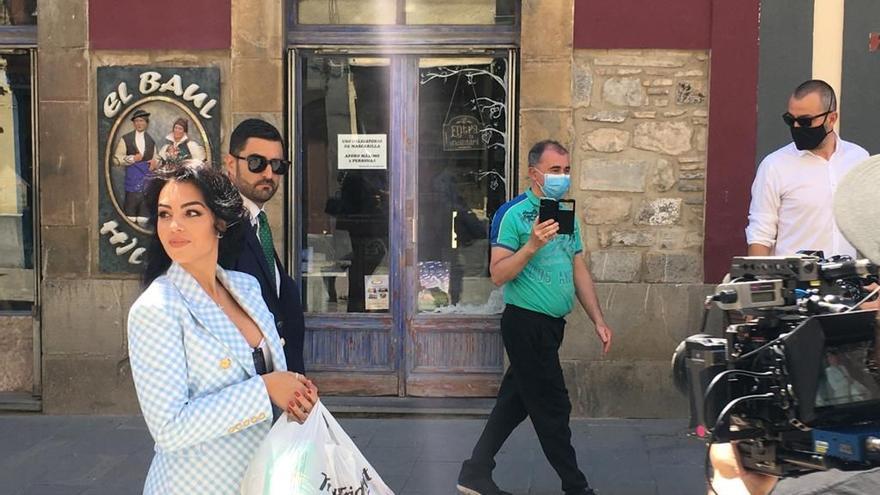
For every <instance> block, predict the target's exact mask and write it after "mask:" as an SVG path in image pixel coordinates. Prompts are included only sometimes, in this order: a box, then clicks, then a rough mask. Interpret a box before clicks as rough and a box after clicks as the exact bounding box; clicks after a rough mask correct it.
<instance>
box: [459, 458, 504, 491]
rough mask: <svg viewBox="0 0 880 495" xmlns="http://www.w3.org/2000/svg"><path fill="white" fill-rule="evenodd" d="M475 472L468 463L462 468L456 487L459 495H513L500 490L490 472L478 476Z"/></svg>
mask: <svg viewBox="0 0 880 495" xmlns="http://www.w3.org/2000/svg"><path fill="white" fill-rule="evenodd" d="M473 471H474V470H473V469H470V468H469V466H468V465H467V462H465V464H464V465H463V466H462V467H461V472H459V474H458V484H457V485H455V487H456V488H457V489H458V491H459V493H462V494H463V495H513V494H512V493H510V492H505V491H504V490H502V489H500V488H498V485H496V484H495V482H494V481H492V475H491V474H490V472H487V473H485V474H483V475H478V474H476V473H474V472H473Z"/></svg>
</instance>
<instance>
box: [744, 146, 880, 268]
mask: <svg viewBox="0 0 880 495" xmlns="http://www.w3.org/2000/svg"><path fill="white" fill-rule="evenodd" d="M836 139H837V147H836V149H835V150H834V153H833V154H832V155H831V158H830V159H829V160H825V159H824V158H822V157H820V156H818V155H815V154H813V153H811V152H810V151H800V150H798V149H797V148H796V147H795V145H794V143H790V144H789V145H788V146H785V147H783V148H780V149H778V150H776V151H775V152H773V153H771V154H769V155H767V157H766V158H764V160H763V161H762V162H761V165H759V166H758V173H757V175H756V176H755V182H754V183H753V184H752V203H751V206H749V226H748V227H746V239H747V240H748V243H749V244H761V245H764V246H768V247H770V248H771V251H770V252H771V254H773V255H775V256H785V255H789V254H794V253H796V252H798V251H803V250H822V251H823V252H824V254H825V257H826V258H828V257H831V256H833V255H836V254H846V255H850V256H853V257H855V256H856V249H855V248H854V247H853V246H852V245H851V244H850V243H849V242H848V241H847V240H846V238H845V237H843V234H841V233H840V230H839V229H838V228H837V222H835V221H834V211H833V204H834V192H835V191H836V190H837V185H838V184H839V183H840V181H841V179H843V177H844V176H845V175H846V174H847V173H848V172H849V171H850V170H852V169H853V167H855V166H856V165H858V164H859V163H861V162H863V161H864V160H866V159H867V158H868V156H869V155H868V152H867V151H865V149H864V148H862V147H861V146H859V145H857V144H853V143H850V142H848V141H844V140H842V139H840V138H839V137H837V138H836Z"/></svg>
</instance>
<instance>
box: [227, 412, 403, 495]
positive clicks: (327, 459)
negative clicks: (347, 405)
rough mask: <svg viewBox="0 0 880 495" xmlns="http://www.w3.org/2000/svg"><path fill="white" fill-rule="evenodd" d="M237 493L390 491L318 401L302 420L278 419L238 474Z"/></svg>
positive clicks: (382, 494) (374, 494)
mask: <svg viewBox="0 0 880 495" xmlns="http://www.w3.org/2000/svg"><path fill="white" fill-rule="evenodd" d="M241 493H242V495H312V494H315V495H323V494H327V495H394V492H392V491H391V489H390V488H388V486H387V485H386V484H385V482H384V481H382V478H381V477H379V473H377V472H376V471H375V470H374V469H373V466H371V465H370V463H369V462H367V460H366V459H365V458H364V456H363V455H362V454H361V452H360V451H359V450H358V448H357V446H355V444H354V442H352V441H351V438H349V436H348V435H347V434H346V433H345V431H344V430H343V429H342V427H341V426H339V423H337V422H336V419H335V418H334V417H333V415H332V414H330V412H329V411H328V410H327V408H325V407H324V405H323V404H322V403H321V402H320V401H318V403H317V404H315V407H314V409H312V412H311V413H310V414H309V417H308V418H307V419H306V421H305V422H304V423H303V424H299V423H297V422H295V421H289V420H288V419H287V418H286V417H282V418H281V419H279V420H278V421H277V422H276V423H275V426H273V427H272V430H271V431H270V432H269V435H268V436H267V437H266V439H265V440H263V443H262V444H261V445H260V448H259V449H257V453H256V454H255V455H254V458H253V459H251V463H250V465H249V466H248V469H247V472H246V473H245V475H244V480H242V483H241Z"/></svg>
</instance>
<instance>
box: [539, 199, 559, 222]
mask: <svg viewBox="0 0 880 495" xmlns="http://www.w3.org/2000/svg"><path fill="white" fill-rule="evenodd" d="M558 213H559V201H556V200H555V199H550V198H541V208H540V209H539V210H538V223H543V222H546V221H547V220H551V219H552V220H556V216H557V214H558ZM557 221H558V220H557Z"/></svg>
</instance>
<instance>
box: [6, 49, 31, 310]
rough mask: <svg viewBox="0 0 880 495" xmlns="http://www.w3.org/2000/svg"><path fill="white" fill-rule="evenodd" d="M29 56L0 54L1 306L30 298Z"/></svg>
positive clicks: (26, 304)
mask: <svg viewBox="0 0 880 495" xmlns="http://www.w3.org/2000/svg"><path fill="white" fill-rule="evenodd" d="M31 134H32V133H31V66H30V56H29V55H28V54H26V53H24V54H4V55H0V310H2V309H6V310H9V309H12V310H27V309H30V307H31V306H32V304H33V302H34V272H33V270H34V239H33V221H34V218H33V217H34V215H33V204H34V203H33V201H34V197H33V183H32V178H33V173H32V171H33V163H32V156H31V150H32V147H31Z"/></svg>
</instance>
